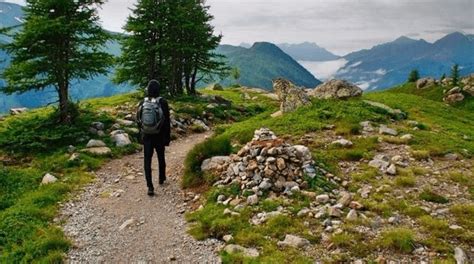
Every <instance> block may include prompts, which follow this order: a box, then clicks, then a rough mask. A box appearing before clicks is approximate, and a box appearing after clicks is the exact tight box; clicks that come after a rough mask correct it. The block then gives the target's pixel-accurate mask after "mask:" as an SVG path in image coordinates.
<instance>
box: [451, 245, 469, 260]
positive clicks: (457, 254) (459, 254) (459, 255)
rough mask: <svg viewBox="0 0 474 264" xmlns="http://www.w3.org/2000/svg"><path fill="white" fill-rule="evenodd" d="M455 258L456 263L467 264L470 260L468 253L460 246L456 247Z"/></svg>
mask: <svg viewBox="0 0 474 264" xmlns="http://www.w3.org/2000/svg"><path fill="white" fill-rule="evenodd" d="M454 259H456V264H467V262H468V259H467V255H466V253H464V250H462V248H460V247H456V248H455V249H454Z"/></svg>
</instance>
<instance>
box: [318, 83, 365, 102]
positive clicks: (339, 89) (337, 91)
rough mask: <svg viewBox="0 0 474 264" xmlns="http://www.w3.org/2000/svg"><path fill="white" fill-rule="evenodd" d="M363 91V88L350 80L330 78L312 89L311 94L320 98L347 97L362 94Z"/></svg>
mask: <svg viewBox="0 0 474 264" xmlns="http://www.w3.org/2000/svg"><path fill="white" fill-rule="evenodd" d="M362 93H363V91H362V89H361V88H359V87H358V86H356V85H353V84H351V83H349V82H348V81H345V80H330V81H327V82H325V83H323V84H321V85H319V86H318V87H316V88H315V89H314V90H312V91H310V92H309V95H310V96H312V97H316V98H318V99H331V98H332V99H347V98H350V97H358V96H361V95H362Z"/></svg>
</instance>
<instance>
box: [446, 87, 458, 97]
mask: <svg viewBox="0 0 474 264" xmlns="http://www.w3.org/2000/svg"><path fill="white" fill-rule="evenodd" d="M461 91H462V90H461V88H459V87H458V86H456V87H454V88H452V89H450V90H449V91H447V92H446V95H451V94H457V93H460V92H461Z"/></svg>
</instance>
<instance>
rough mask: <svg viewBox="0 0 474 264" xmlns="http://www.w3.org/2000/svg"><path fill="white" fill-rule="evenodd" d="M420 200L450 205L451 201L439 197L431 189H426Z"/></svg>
mask: <svg viewBox="0 0 474 264" xmlns="http://www.w3.org/2000/svg"><path fill="white" fill-rule="evenodd" d="M420 199H421V200H425V201H427V202H432V203H438V204H445V203H449V200H448V199H447V198H446V197H444V196H442V195H439V194H437V193H435V192H433V191H432V190H430V189H424V190H423V192H421V193H420Z"/></svg>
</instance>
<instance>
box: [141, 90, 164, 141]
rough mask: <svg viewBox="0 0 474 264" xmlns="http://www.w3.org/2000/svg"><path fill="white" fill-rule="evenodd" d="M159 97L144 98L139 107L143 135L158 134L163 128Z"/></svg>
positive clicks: (162, 114)
mask: <svg viewBox="0 0 474 264" xmlns="http://www.w3.org/2000/svg"><path fill="white" fill-rule="evenodd" d="M161 99H162V98H161V97H159V98H148V97H147V98H145V100H144V101H143V104H142V107H141V116H140V121H141V130H142V132H143V133H144V134H151V135H154V134H158V133H160V129H161V127H162V126H163V123H164V120H165V115H164V113H163V109H162V108H161Z"/></svg>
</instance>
